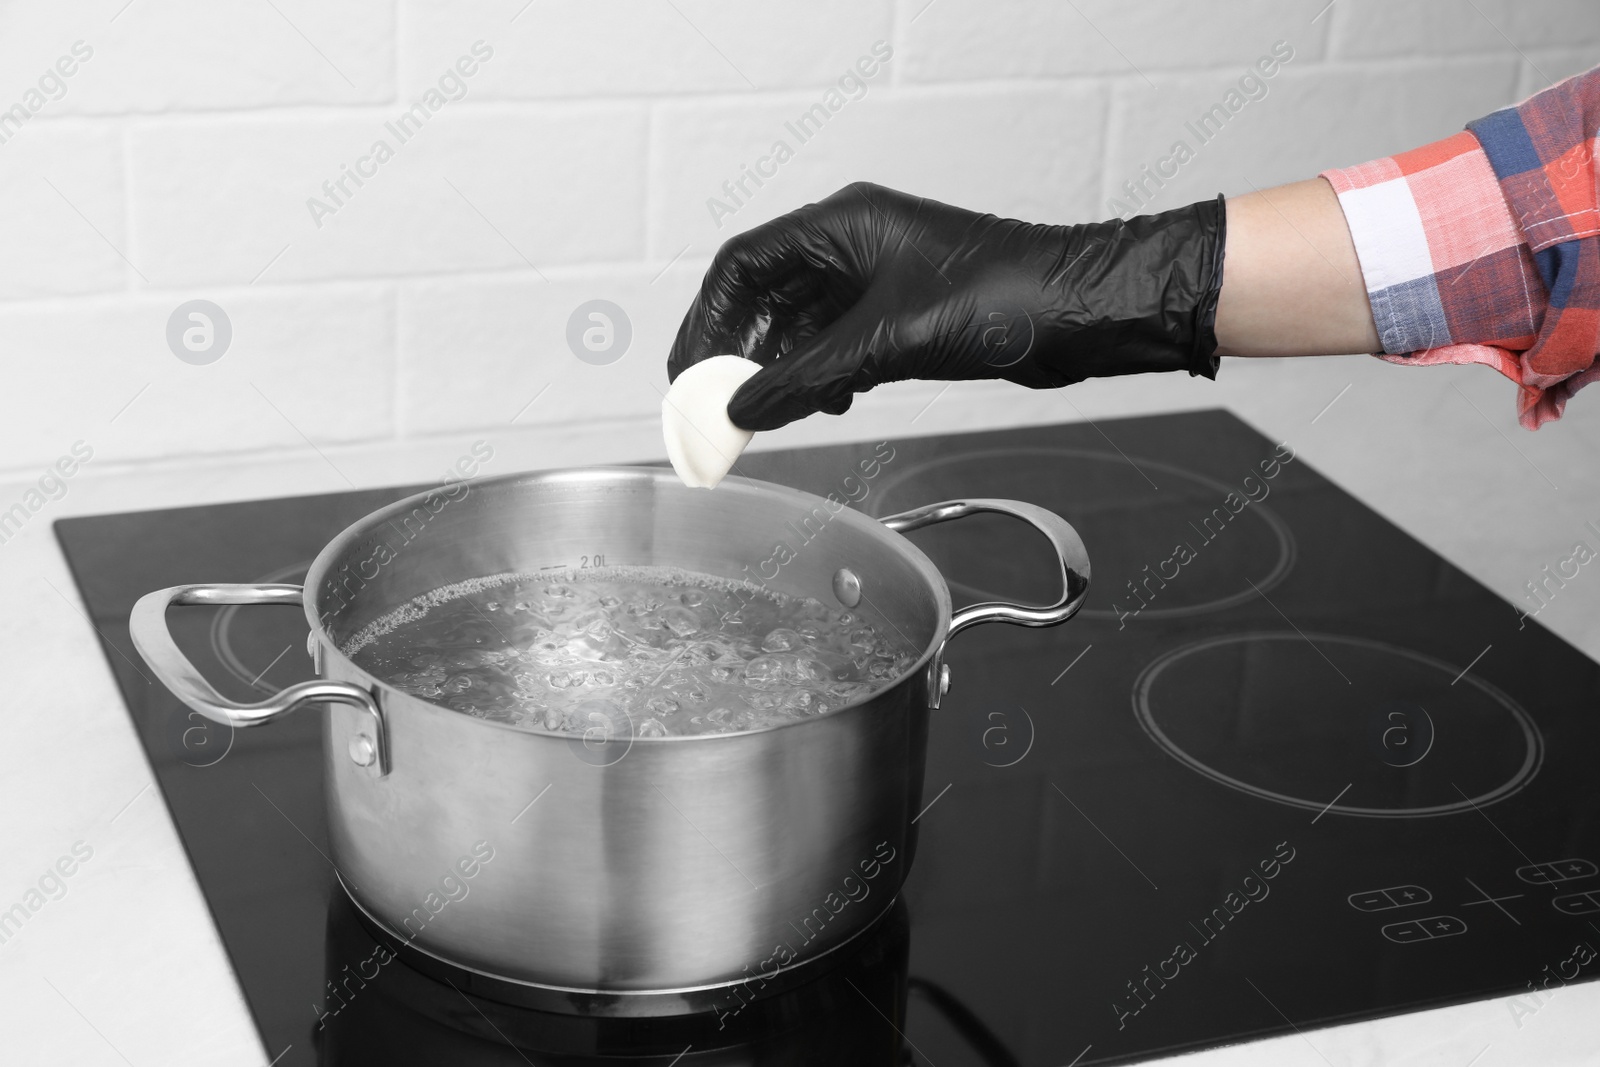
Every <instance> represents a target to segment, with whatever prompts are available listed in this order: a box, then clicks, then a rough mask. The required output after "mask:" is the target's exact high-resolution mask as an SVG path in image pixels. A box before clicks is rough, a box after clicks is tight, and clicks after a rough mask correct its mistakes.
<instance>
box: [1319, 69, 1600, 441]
mask: <svg viewBox="0 0 1600 1067" xmlns="http://www.w3.org/2000/svg"><path fill="white" fill-rule="evenodd" d="M1597 135H1600V68H1597V69H1596V70H1592V71H1590V72H1589V73H1587V74H1583V75H1579V76H1578V77H1576V78H1570V79H1568V80H1567V81H1565V82H1561V83H1560V84H1558V85H1555V86H1552V87H1551V88H1549V89H1546V90H1545V91H1544V92H1542V93H1539V94H1538V95H1536V96H1534V97H1531V98H1530V99H1528V100H1526V101H1524V102H1523V103H1521V104H1519V105H1517V106H1516V107H1512V108H1506V109H1505V110H1502V111H1497V112H1494V113H1493V114H1491V115H1488V116H1486V117H1485V118H1482V119H1479V120H1477V121H1476V122H1473V123H1470V124H1469V125H1468V129H1467V131H1464V132H1462V133H1458V134H1456V135H1455V136H1453V137H1448V138H1446V139H1444V140H1442V141H1437V142H1435V143H1433V144H1431V145H1425V146H1424V147H1422V148H1418V149H1415V150H1413V151H1410V152H1404V153H1402V154H1400V155H1397V156H1390V157H1387V158H1384V159H1378V160H1373V161H1372V162H1370V163H1363V164H1361V165H1360V166H1356V167H1347V168H1344V169H1340V170H1330V171H1325V172H1324V173H1323V175H1322V176H1323V177H1324V178H1326V179H1327V180H1328V182H1329V183H1330V184H1331V185H1332V186H1333V189H1334V191H1335V192H1336V193H1337V194H1338V196H1339V204H1340V206H1341V207H1342V208H1343V210H1344V215H1345V221H1346V222H1347V223H1348V224H1349V226H1350V235H1351V237H1352V238H1353V240H1354V242H1355V247H1356V255H1357V258H1358V259H1359V260H1360V263H1361V273H1362V277H1363V279H1364V281H1365V284H1366V287H1367V297H1368V300H1369V301H1370V303H1371V305H1372V316H1373V321H1374V323H1375V324H1376V326H1377V329H1378V337H1379V339H1380V340H1381V342H1382V344H1383V354H1382V355H1381V356H1380V358H1382V359H1387V360H1389V361H1391V362H1395V363H1409V364H1434V363H1484V364H1487V365H1489V366H1491V367H1493V368H1494V369H1496V370H1498V371H1499V372H1500V373H1501V374H1503V375H1505V376H1506V377H1507V378H1510V379H1511V380H1512V381H1514V382H1516V383H1517V385H1518V387H1519V388H1518V395H1517V414H1518V418H1519V420H1520V421H1521V423H1522V424H1523V425H1524V426H1526V427H1528V428H1529V429H1537V428H1538V427H1539V426H1540V425H1542V424H1543V423H1545V422H1548V421H1550V420H1552V419H1556V418H1559V417H1560V416H1561V412H1562V410H1563V409H1564V408H1565V406H1566V402H1567V399H1568V398H1569V397H1570V396H1571V395H1572V394H1573V393H1575V392H1577V391H1578V390H1579V389H1581V388H1582V387H1583V386H1585V385H1587V384H1589V382H1591V381H1594V380H1595V379H1596V378H1600V363H1597V361H1596V356H1597V353H1600V203H1597V200H1600V169H1597V167H1596V163H1595V152H1596V148H1597V140H1596V139H1597Z"/></svg>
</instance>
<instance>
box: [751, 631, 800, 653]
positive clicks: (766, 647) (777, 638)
mask: <svg viewBox="0 0 1600 1067" xmlns="http://www.w3.org/2000/svg"><path fill="white" fill-rule="evenodd" d="M804 644H805V639H804V638H802V637H801V636H800V635H799V634H797V633H795V632H794V631H793V630H789V629H785V628H783V627H779V628H778V629H776V630H773V631H772V632H771V633H769V634H767V636H766V637H764V638H762V640H761V650H762V651H763V652H793V651H794V650H795V649H797V648H799V647H801V646H802V645H804Z"/></svg>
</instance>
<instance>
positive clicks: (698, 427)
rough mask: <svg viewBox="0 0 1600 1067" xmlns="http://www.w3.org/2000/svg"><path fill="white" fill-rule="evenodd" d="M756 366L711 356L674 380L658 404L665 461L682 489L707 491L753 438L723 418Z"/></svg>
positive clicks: (731, 466) (732, 357)
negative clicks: (670, 465)
mask: <svg viewBox="0 0 1600 1067" xmlns="http://www.w3.org/2000/svg"><path fill="white" fill-rule="evenodd" d="M760 369H761V364H759V363H756V362H755V361H753V360H748V359H744V358H743V357H741V356H712V357H711V358H710V359H703V360H701V361H700V362H699V363H696V364H694V365H693V366H691V367H688V368H686V369H685V370H684V371H683V373H682V374H679V375H678V378H677V380H676V381H674V382H673V383H672V386H671V388H669V389H668V390H667V395H666V397H665V398H664V399H663V400H662V401H661V434H662V437H664V438H665V439H666V444H667V458H668V459H669V460H671V461H672V469H673V470H675V471H677V472H678V477H679V478H680V479H682V480H683V484H684V485H687V486H689V487H691V488H697V489H712V488H715V486H716V484H717V483H718V482H720V481H722V479H723V477H724V476H725V475H726V474H727V473H728V471H730V470H732V469H733V465H734V464H735V463H736V462H738V460H739V454H740V453H741V452H743V451H744V450H745V446H746V445H748V444H749V443H750V439H751V438H752V437H754V436H755V434H753V433H751V432H750V431H749V430H741V429H739V427H737V426H735V425H734V424H733V420H732V419H729V418H728V401H729V400H731V399H732V398H733V394H734V393H736V392H738V390H739V386H741V385H743V384H744V383H745V382H746V381H748V380H749V379H750V376H751V375H753V374H754V373H755V372H756V371H758V370H760Z"/></svg>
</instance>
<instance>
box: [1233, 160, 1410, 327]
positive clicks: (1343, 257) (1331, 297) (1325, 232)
mask: <svg viewBox="0 0 1600 1067" xmlns="http://www.w3.org/2000/svg"><path fill="white" fill-rule="evenodd" d="M1227 242H1228V243H1227V250H1226V253H1225V259H1224V263H1223V269H1222V293H1221V295H1220V297H1219V298H1218V302H1217V322H1216V330H1217V354H1218V355H1223V356H1322V355H1338V354H1343V353H1348V352H1377V351H1379V343H1378V332H1377V330H1376V329H1375V328H1374V327H1373V324H1372V309H1371V308H1370V307H1369V306H1368V304H1367V291H1366V286H1365V285H1364V284H1363V283H1362V278H1361V266H1360V263H1359V262H1358V261H1357V259H1356V250H1355V245H1354V244H1353V243H1352V242H1351V240H1350V230H1349V228H1348V227H1347V226H1346V225H1345V219H1344V212H1343V211H1342V210H1341V209H1340V207H1339V199H1338V197H1336V196H1335V195H1334V192H1333V189H1332V187H1331V186H1329V185H1328V183H1327V182H1326V181H1324V180H1323V179H1321V178H1313V179H1311V180H1310V181H1303V182H1295V183H1294V184H1292V185H1280V186H1278V187H1276V188H1273V189H1267V190H1265V191H1263V192H1257V193H1251V194H1249V195H1248V196H1240V197H1235V198H1232V199H1230V200H1229V201H1228V230H1227Z"/></svg>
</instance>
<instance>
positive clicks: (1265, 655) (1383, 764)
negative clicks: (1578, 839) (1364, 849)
mask: <svg viewBox="0 0 1600 1067" xmlns="http://www.w3.org/2000/svg"><path fill="white" fill-rule="evenodd" d="M1133 708H1134V713H1135V714H1136V715H1137V716H1138V719H1139V725H1140V726H1142V727H1143V728H1144V731H1145V733H1147V734H1149V735H1150V737H1151V738H1152V739H1153V740H1154V741H1155V742H1156V744H1158V745H1160V746H1161V747H1162V748H1163V749H1164V750H1165V751H1166V752H1167V754H1168V755H1170V756H1172V757H1173V758H1174V759H1176V760H1178V761H1179V762H1180V763H1183V764H1184V765H1185V766H1187V767H1189V768H1190V769H1192V770H1194V771H1197V772H1199V773H1200V774H1203V775H1205V776H1206V777H1207V778H1210V779H1211V780H1212V781H1215V782H1220V783H1222V784H1223V785H1225V786H1228V787H1229V788H1230V789H1236V790H1238V791H1239V792H1241V793H1248V794H1250V795H1251V796H1255V797H1260V798H1262V799H1264V800H1270V801H1273V802H1275V803H1278V804H1285V805H1288V806H1290V807H1296V808H1303V809H1306V810H1308V811H1315V812H1319V813H1323V812H1326V813H1331V814H1339V815H1360V816H1366V817H1369V818H1410V817H1420V816H1430V815H1450V814H1454V813H1456V812H1464V811H1472V810H1473V809H1475V808H1481V807H1485V806H1487V805H1489V804H1493V803H1495V802H1496V801H1500V800H1504V799H1505V798H1506V797H1509V796H1511V795H1512V794H1514V793H1516V792H1517V791H1518V790H1520V789H1521V788H1522V787H1523V786H1525V785H1527V784H1528V782H1529V781H1530V780H1531V779H1532V778H1533V776H1534V775H1535V774H1537V773H1538V770H1539V766H1540V763H1541V762H1542V761H1543V758H1544V742H1543V740H1542V738H1541V737H1540V735H1539V731H1538V730H1537V728H1535V726H1534V725H1533V722H1532V720H1530V719H1529V718H1528V714H1527V712H1525V711H1524V710H1523V709H1522V708H1521V707H1519V706H1518V705H1517V704H1516V702H1515V701H1513V700H1512V699H1511V698H1510V697H1508V696H1506V695H1505V694H1504V693H1502V692H1500V690H1498V689H1496V688H1495V687H1494V686H1492V685H1490V684H1489V683H1487V682H1485V681H1483V680H1482V679H1481V678H1477V677H1475V676H1473V675H1472V674H1469V673H1467V672H1466V671H1463V670H1462V669H1461V668H1459V667H1456V666H1453V665H1451V664H1448V663H1443V662H1441V661H1439V660H1436V659H1433V658H1431V657H1429V656H1424V655H1422V654H1421V653H1418V652H1413V651H1410V650H1409V649H1404V648H1399V647H1397V646H1395V645H1390V644H1385V643H1383V642H1379V641H1369V640H1366V639H1364V638H1359V637H1344V636H1340V635H1337V634H1317V633H1313V634H1306V635H1301V634H1299V633H1294V632H1257V633H1241V634H1228V635H1225V636H1222V637H1213V638H1209V639H1207V640H1204V641H1197V642H1195V643H1193V644H1188V645H1184V646H1182V647H1180V648H1177V649H1174V650H1173V651H1171V652H1168V653H1166V654H1165V655H1163V656H1162V657H1161V658H1159V659H1157V660H1156V661H1155V662H1153V663H1151V664H1150V665H1149V666H1147V667H1146V668H1145V669H1144V671H1143V672H1142V673H1141V674H1140V675H1139V678H1138V681H1136V682H1135V683H1134V687H1133Z"/></svg>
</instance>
